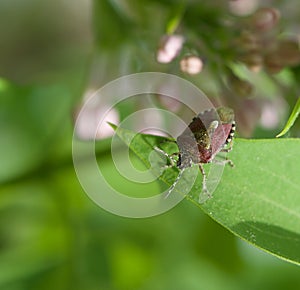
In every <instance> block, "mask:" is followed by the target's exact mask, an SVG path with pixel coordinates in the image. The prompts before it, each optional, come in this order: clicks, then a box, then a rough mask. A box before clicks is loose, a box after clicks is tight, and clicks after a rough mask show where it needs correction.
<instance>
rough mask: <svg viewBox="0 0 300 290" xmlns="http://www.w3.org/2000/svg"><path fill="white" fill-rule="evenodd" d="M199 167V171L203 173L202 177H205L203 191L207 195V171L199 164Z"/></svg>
mask: <svg viewBox="0 0 300 290" xmlns="http://www.w3.org/2000/svg"><path fill="white" fill-rule="evenodd" d="M198 165H199V169H200V171H201V173H202V176H203V180H202V190H203V192H205V193H207V192H208V189H207V187H206V179H207V177H206V173H205V170H204V168H203V165H202V164H201V163H199V164H198Z"/></svg>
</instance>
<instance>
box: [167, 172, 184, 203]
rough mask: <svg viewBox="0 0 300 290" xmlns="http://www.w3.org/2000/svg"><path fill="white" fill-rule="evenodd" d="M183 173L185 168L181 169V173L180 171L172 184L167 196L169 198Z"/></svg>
mask: <svg viewBox="0 0 300 290" xmlns="http://www.w3.org/2000/svg"><path fill="white" fill-rule="evenodd" d="M182 173H183V170H180V171H179V173H178V176H177V177H176V179H175V181H174V182H173V184H172V186H171V187H170V189H169V190H168V192H167V194H166V196H165V198H168V196H169V195H170V194H171V192H172V191H173V190H174V188H175V186H176V185H177V183H178V181H179V179H180V178H181V176H182Z"/></svg>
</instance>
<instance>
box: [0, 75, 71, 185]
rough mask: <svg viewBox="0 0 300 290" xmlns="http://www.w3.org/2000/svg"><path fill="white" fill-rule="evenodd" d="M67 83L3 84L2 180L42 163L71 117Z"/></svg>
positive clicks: (0, 101) (0, 114)
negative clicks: (53, 141)
mask: <svg viewBox="0 0 300 290" xmlns="http://www.w3.org/2000/svg"><path fill="white" fill-rule="evenodd" d="M71 105H72V100H71V95H70V92H69V90H68V89H67V88H66V87H65V86H60V85H49V86H17V85H15V84H13V83H10V82H6V81H3V80H2V82H1V83H0V160H1V167H0V183H1V182H5V181H8V180H10V179H13V178H15V177H18V176H20V175H22V174H24V173H26V172H28V171H30V170H33V169H34V168H35V167H36V166H38V165H39V164H40V163H41V161H42V160H44V159H45V158H47V154H46V153H47V152H48V151H49V150H52V149H53V148H52V145H53V144H51V141H52V140H55V138H53V137H54V136H57V135H59V134H60V133H61V131H60V130H61V129H62V128H65V127H64V126H65V125H66V123H67V122H66V119H67V120H69V119H71V116H70V115H71V114H70V110H71Z"/></svg>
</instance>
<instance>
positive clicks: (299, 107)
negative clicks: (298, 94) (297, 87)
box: [276, 98, 300, 138]
mask: <svg viewBox="0 0 300 290" xmlns="http://www.w3.org/2000/svg"><path fill="white" fill-rule="evenodd" d="M299 113H300V98H299V99H298V101H297V103H296V105H295V107H294V109H293V111H292V113H291V115H290V117H289V119H288V121H287V123H286V125H285V127H284V129H283V130H282V131H281V132H280V133H279V134H278V135H277V136H276V137H277V138H278V137H281V136H283V135H284V134H286V133H287V132H288V131H289V130H290V128H291V127H292V126H293V125H294V123H295V121H296V119H297V117H298V115H299Z"/></svg>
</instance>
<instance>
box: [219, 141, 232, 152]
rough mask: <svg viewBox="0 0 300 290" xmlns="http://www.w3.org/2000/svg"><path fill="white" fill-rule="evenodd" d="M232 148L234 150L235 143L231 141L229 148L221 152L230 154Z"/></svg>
mask: <svg viewBox="0 0 300 290" xmlns="http://www.w3.org/2000/svg"><path fill="white" fill-rule="evenodd" d="M232 148H233V141H231V142H230V143H229V147H228V148H222V149H221V151H220V152H226V153H228V152H230V151H231V150H232Z"/></svg>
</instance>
